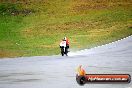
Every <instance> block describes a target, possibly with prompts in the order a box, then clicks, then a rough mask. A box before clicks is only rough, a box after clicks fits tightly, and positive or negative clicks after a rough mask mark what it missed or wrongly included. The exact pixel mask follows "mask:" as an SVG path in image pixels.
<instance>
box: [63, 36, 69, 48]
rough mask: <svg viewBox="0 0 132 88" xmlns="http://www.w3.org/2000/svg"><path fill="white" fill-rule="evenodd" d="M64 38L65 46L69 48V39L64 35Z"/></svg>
mask: <svg viewBox="0 0 132 88" xmlns="http://www.w3.org/2000/svg"><path fill="white" fill-rule="evenodd" d="M64 40H65V41H66V48H67V49H69V45H70V42H69V39H68V38H67V37H64Z"/></svg>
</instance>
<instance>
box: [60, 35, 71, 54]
mask: <svg viewBox="0 0 132 88" xmlns="http://www.w3.org/2000/svg"><path fill="white" fill-rule="evenodd" d="M69 44H70V42H69V39H68V38H67V37H64V38H63V39H62V41H61V42H60V48H62V47H65V51H66V52H68V49H69ZM66 55H67V53H66Z"/></svg>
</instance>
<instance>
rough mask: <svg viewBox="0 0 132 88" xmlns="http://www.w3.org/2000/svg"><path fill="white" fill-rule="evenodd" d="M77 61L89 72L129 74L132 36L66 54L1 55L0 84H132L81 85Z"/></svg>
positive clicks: (55, 87)
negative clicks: (77, 74) (77, 79)
mask: <svg viewBox="0 0 132 88" xmlns="http://www.w3.org/2000/svg"><path fill="white" fill-rule="evenodd" d="M79 65H82V66H83V68H84V69H85V70H86V72H87V73H90V74H91V73H96V74H97V73H101V74H107V73H109V74H110V73H112V74H120V73H123V74H130V75H131V76H132V36H130V37H127V38H125V39H122V40H120V41H116V42H114V43H110V44H106V45H103V46H99V47H95V48H92V49H85V50H81V51H77V52H70V53H69V56H68V57H66V56H65V57H62V56H60V55H57V56H35V57H21V58H14V59H10V58H6V59H0V88H132V82H131V83H129V84H85V85H84V86H80V85H78V84H77V82H76V78H75V76H76V68H77V67H78V66H79Z"/></svg>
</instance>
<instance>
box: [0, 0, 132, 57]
mask: <svg viewBox="0 0 132 88" xmlns="http://www.w3.org/2000/svg"><path fill="white" fill-rule="evenodd" d="M1 8H2V9H1ZM9 9H10V10H9ZM131 18H132V3H131V1H129V0H128V1H126V0H120V1H119V0H112V1H109V2H108V1H106V0H103V1H102V2H100V1H99V0H95V1H92V0H89V1H87V0H81V1H80V0H76V1H72V0H55V1H54V0H48V1H45V0H40V2H39V1H34V0H31V2H28V1H27V3H25V2H21V3H20V2H19V3H18V2H17V3H8V4H7V3H4V4H3V3H2V4H0V57H21V56H38V55H55V54H59V52H60V50H59V42H60V41H61V39H62V38H63V37H64V36H67V37H68V38H69V39H70V43H71V46H70V49H71V50H79V49H84V48H92V47H95V46H98V45H102V44H106V43H110V42H112V41H116V40H118V39H121V38H124V37H126V36H129V35H132V25H131V24H132V19H131Z"/></svg>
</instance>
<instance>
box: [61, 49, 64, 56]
mask: <svg viewBox="0 0 132 88" xmlns="http://www.w3.org/2000/svg"><path fill="white" fill-rule="evenodd" d="M61 55H62V56H64V48H63V47H62V48H61Z"/></svg>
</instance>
